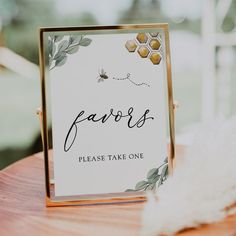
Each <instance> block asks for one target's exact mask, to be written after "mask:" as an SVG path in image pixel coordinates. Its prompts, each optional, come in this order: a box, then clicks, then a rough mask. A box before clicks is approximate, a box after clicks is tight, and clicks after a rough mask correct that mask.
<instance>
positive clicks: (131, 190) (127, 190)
mask: <svg viewBox="0 0 236 236" xmlns="http://www.w3.org/2000/svg"><path fill="white" fill-rule="evenodd" d="M125 192H136V190H134V189H126V190H125Z"/></svg>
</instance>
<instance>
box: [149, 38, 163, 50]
mask: <svg viewBox="0 0 236 236" xmlns="http://www.w3.org/2000/svg"><path fill="white" fill-rule="evenodd" d="M149 45H150V47H151V48H152V49H153V50H158V49H159V47H160V46H161V43H160V42H159V40H157V39H151V41H150V43H149Z"/></svg>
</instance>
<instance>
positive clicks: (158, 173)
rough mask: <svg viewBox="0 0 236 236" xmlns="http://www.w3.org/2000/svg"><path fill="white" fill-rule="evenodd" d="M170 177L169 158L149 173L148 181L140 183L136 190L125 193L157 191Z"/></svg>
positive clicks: (128, 190)
mask: <svg viewBox="0 0 236 236" xmlns="http://www.w3.org/2000/svg"><path fill="white" fill-rule="evenodd" d="M167 177H168V158H166V159H165V160H164V163H163V164H162V165H160V166H159V167H157V168H153V169H151V170H149V171H148V173H147V179H146V180H141V181H139V182H138V183H137V184H136V185H135V188H134V189H127V190H126V191H125V192H137V191H146V190H156V188H157V187H159V186H160V185H162V184H163V182H164V181H165V180H166V179H167Z"/></svg>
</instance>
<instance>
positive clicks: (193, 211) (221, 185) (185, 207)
mask: <svg viewBox="0 0 236 236" xmlns="http://www.w3.org/2000/svg"><path fill="white" fill-rule="evenodd" d="M156 195H157V196H156V197H157V198H158V201H157V200H155V198H154V197H153V196H152V197H151V196H149V197H148V202H147V204H146V206H145V209H144V212H143V228H142V233H141V235H143V236H152V235H153V236H154V235H159V234H161V233H165V234H167V235H173V234H174V233H176V232H178V231H180V230H182V229H184V228H188V227H196V226H198V225H200V224H205V223H212V222H215V221H218V220H221V219H223V218H224V217H225V216H226V214H227V212H226V211H225V208H226V207H227V206H230V205H231V204H233V203H235V202H236V119H232V120H231V121H228V122H222V121H217V122H214V124H211V125H209V124H207V125H205V126H203V127H202V129H201V131H200V132H199V133H198V135H197V136H196V139H195V141H194V143H193V145H192V146H191V147H189V148H188V150H187V152H186V155H185V156H184V157H179V159H178V160H177V166H176V168H175V170H174V174H173V176H172V177H169V178H168V179H167V180H166V182H165V183H164V184H163V185H162V186H161V187H160V188H159V189H158V190H157V193H156Z"/></svg>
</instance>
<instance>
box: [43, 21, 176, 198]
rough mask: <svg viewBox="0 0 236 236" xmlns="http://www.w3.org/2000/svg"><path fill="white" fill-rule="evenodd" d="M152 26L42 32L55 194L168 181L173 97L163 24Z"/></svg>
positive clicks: (133, 188) (149, 187) (123, 190)
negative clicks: (47, 61) (46, 67)
mask: <svg viewBox="0 0 236 236" xmlns="http://www.w3.org/2000/svg"><path fill="white" fill-rule="evenodd" d="M154 26H155V25H151V26H149V27H148V26H147V25H146V26H145V25H144V26H143V27H141V26H140V27H138V28H135V27H133V29H132V27H125V26H124V27H121V28H122V29H120V28H119V29H118V30H117V29H113V28H112V27H111V28H109V29H105V28H104V29H97V28H96V27H90V28H88V29H84V28H79V29H78V30H74V29H73V31H72V30H71V31H70V30H61V31H60V30H56V31H55V32H54V31H50V30H48V31H47V34H45V35H44V42H45V46H44V47H45V48H46V49H47V50H46V49H45V50H46V52H47V53H46V55H45V57H46V58H47V57H48V60H49V64H48V75H47V78H46V80H47V84H48V89H47V93H45V99H47V100H48V101H50V111H49V109H48V110H47V113H48V114H49V113H50V117H51V118H50V122H51V124H52V141H53V150H52V154H53V172H54V183H55V196H56V197H64V196H78V195H82V196H86V195H88V196H89V195H95V194H96V195H97V194H111V193H112V194H116V193H124V195H125V194H126V193H127V194H129V193H130V192H132V193H137V192H140V191H146V190H153V189H156V188H157V187H158V186H159V185H161V184H162V183H163V182H164V180H165V179H166V177H167V174H168V161H167V160H168V155H169V153H168V143H169V141H168V140H171V139H169V138H170V133H169V130H170V129H171V128H172V127H171V125H173V124H171V122H170V116H169V115H170V114H169V113H170V110H171V109H169V106H170V102H172V101H170V100H171V99H172V95H171V96H170V94H169V93H170V90H168V86H170V84H168V79H167V73H170V72H168V71H167V68H168V65H167V48H166V46H167V45H166V43H167V40H166V31H165V27H164V29H163V28H162V27H158V25H157V27H154ZM168 53H169V49H168ZM168 56H169V55H168ZM46 96H47V97H46ZM45 110H46V109H45ZM45 119H46V118H45Z"/></svg>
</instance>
